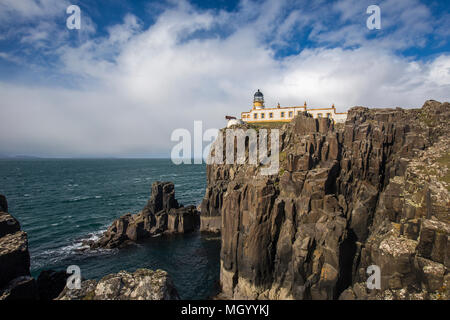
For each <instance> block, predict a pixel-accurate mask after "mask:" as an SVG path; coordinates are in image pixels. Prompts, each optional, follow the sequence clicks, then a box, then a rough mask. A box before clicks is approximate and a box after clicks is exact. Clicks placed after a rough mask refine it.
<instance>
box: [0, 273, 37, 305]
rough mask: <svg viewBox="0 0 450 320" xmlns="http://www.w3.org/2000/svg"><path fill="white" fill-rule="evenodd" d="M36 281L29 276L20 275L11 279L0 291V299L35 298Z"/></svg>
mask: <svg viewBox="0 0 450 320" xmlns="http://www.w3.org/2000/svg"><path fill="white" fill-rule="evenodd" d="M37 299H38V294H37V288H36V281H35V280H34V278H32V277H30V276H20V277H17V278H14V279H13V280H11V281H10V282H9V283H8V285H7V286H6V287H4V288H3V290H2V291H0V300H37Z"/></svg>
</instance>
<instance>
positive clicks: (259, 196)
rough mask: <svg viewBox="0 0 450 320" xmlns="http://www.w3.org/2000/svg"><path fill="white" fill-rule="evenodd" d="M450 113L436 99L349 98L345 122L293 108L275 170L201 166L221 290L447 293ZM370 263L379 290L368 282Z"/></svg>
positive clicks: (326, 295) (364, 295)
mask: <svg viewBox="0 0 450 320" xmlns="http://www.w3.org/2000/svg"><path fill="white" fill-rule="evenodd" d="M449 119H450V105H449V103H439V102H437V101H432V100H431V101H427V102H426V103H425V104H424V106H423V107H422V108H421V109H411V110H403V109H400V108H397V109H368V108H363V107H355V108H352V109H351V110H350V111H349V113H348V117H347V121H346V123H345V124H343V125H340V124H339V125H335V124H333V123H332V122H331V121H330V120H329V119H325V118H323V119H313V118H311V117H309V116H307V115H299V116H298V117H296V118H295V119H294V120H293V121H292V122H291V123H289V124H286V125H285V126H283V128H281V130H280V153H279V158H280V170H279V173H278V174H277V175H272V176H264V175H261V174H259V173H260V170H261V168H262V165H259V166H254V165H249V164H247V165H227V164H214V165H208V167H207V179H208V187H207V191H206V194H205V199H204V200H203V203H202V210H201V211H202V216H203V215H205V217H214V218H217V217H221V218H220V219H221V233H222V248H221V285H222V294H223V295H225V296H228V297H230V298H244V299H266V298H269V299H338V298H341V299H448V298H449V296H450V295H449V283H448V281H449V277H450V276H449V273H448V270H449V269H448V268H449V261H450V258H449V257H450V251H449V246H448V242H449V239H450V238H449V237H450V233H449V223H450V219H449V213H450V196H449V184H450V175H449V171H448V170H449V169H448V166H449V162H450V156H449V151H450V150H449V146H450V144H449V142H450V141H449V138H448V137H450V125H449ZM224 149H225V147H224ZM202 223H203V222H202ZM370 265H377V266H379V267H380V269H381V289H380V290H369V289H367V287H366V280H367V277H368V275H367V274H366V270H367V267H368V266H370Z"/></svg>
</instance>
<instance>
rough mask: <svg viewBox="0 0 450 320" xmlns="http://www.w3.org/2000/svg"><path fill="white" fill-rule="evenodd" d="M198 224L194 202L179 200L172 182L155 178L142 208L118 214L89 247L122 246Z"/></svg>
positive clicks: (195, 226) (186, 230)
mask: <svg viewBox="0 0 450 320" xmlns="http://www.w3.org/2000/svg"><path fill="white" fill-rule="evenodd" d="M199 224H200V217H199V212H198V211H197V209H196V208H195V206H187V207H183V206H180V205H179V204H178V201H177V200H176V199H175V189H174V185H173V183H172V182H159V181H156V182H154V183H153V185H152V193H151V198H150V200H149V201H148V203H147V205H146V206H145V207H144V209H143V210H142V211H140V212H139V213H137V214H134V215H133V214H131V213H127V214H125V215H123V216H122V217H120V218H118V219H117V220H115V221H114V222H113V223H112V225H111V226H110V227H109V228H108V230H107V231H106V232H105V233H104V234H103V235H102V236H101V237H100V239H99V240H98V241H95V242H94V241H91V242H89V243H88V244H89V245H90V247H91V248H99V247H101V248H116V247H123V246H126V245H128V244H130V243H134V242H136V241H139V240H143V239H145V238H149V237H152V236H156V235H159V234H162V233H171V232H173V233H188V232H192V231H194V230H197V229H198V227H199Z"/></svg>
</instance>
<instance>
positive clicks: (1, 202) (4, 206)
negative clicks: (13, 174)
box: [0, 194, 8, 212]
mask: <svg viewBox="0 0 450 320" xmlns="http://www.w3.org/2000/svg"><path fill="white" fill-rule="evenodd" d="M0 211H3V212H8V201H6V197H5V196H4V195H2V194H0Z"/></svg>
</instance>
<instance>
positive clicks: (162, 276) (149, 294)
mask: <svg viewBox="0 0 450 320" xmlns="http://www.w3.org/2000/svg"><path fill="white" fill-rule="evenodd" d="M179 299H180V297H179V296H178V293H177V290H176V289H175V286H174V284H173V282H172V279H171V278H170V276H169V275H168V274H167V272H165V271H163V270H156V271H152V270H148V269H138V270H136V271H135V272H134V273H129V272H126V271H120V272H118V273H115V274H110V275H107V276H105V277H103V278H102V279H101V280H99V281H98V282H97V281H95V280H85V281H82V282H81V289H68V288H67V287H66V288H65V289H64V290H63V292H61V294H60V295H59V296H58V298H57V300H179Z"/></svg>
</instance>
